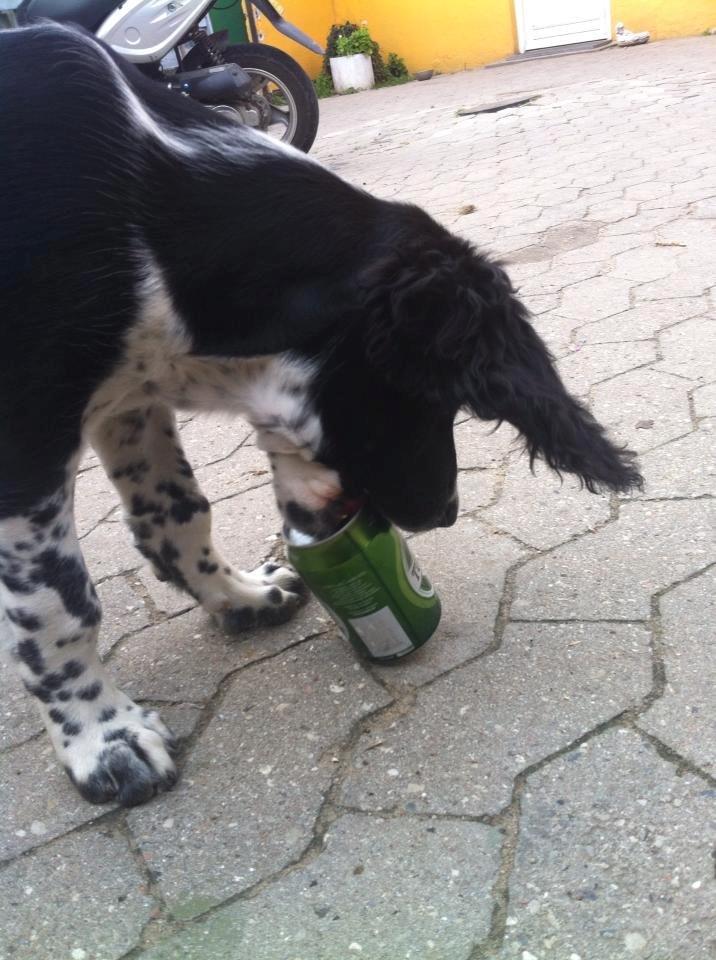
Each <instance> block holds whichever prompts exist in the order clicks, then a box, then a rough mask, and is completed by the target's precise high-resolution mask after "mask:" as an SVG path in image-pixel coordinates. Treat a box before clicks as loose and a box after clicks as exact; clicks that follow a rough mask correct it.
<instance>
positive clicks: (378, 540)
mask: <svg viewBox="0 0 716 960" xmlns="http://www.w3.org/2000/svg"><path fill="white" fill-rule="evenodd" d="M288 557H289V560H290V561H291V562H292V563H293V564H294V566H295V567H296V569H297V570H298V572H299V573H300V574H301V575H302V576H303V578H304V579H305V580H306V583H307V584H308V585H309V587H311V589H312V590H313V592H314V593H315V595H316V597H317V598H318V600H319V601H320V602H321V604H322V605H323V606H324V607H325V609H326V610H327V611H328V612H329V613H330V614H331V615H332V616H333V618H334V619H335V620H336V622H337V623H338V624H339V626H340V627H341V629H342V631H343V633H344V634H345V635H346V637H347V639H348V640H349V641H350V642H351V643H352V644H353V645H354V646H355V647H356V648H357V649H358V650H360V651H361V652H363V653H365V654H367V655H368V656H370V657H371V658H373V659H374V660H378V661H390V660H394V659H396V658H398V657H402V656H404V655H405V654H406V653H410V651H411V650H415V649H416V648H417V647H419V646H421V645H422V644H423V643H425V642H426V640H427V639H428V638H429V637H430V636H431V635H432V634H433V632H434V630H435V628H436V627H437V625H438V622H439V620H440V600H439V598H438V597H437V595H436V593H435V590H434V588H433V586H432V584H431V583H430V580H429V579H428V578H427V577H426V576H425V575H424V574H423V572H422V570H421V569H420V566H419V565H418V563H417V561H416V560H415V558H414V557H413V555H412V552H411V550H410V548H409V547H408V544H407V543H406V542H405V540H404V539H403V538H402V537H401V535H400V534H399V532H398V531H397V530H396V529H395V528H394V527H392V526H391V525H390V524H389V523H388V522H387V521H385V520H384V519H383V518H381V517H379V516H378V515H376V514H375V513H372V512H371V511H369V510H367V509H365V510H362V511H361V512H360V513H359V514H358V515H356V516H355V517H354V518H353V519H352V520H351V521H350V522H349V523H348V524H347V525H346V526H345V527H344V528H343V529H342V530H340V531H338V532H337V533H336V534H334V535H333V536H332V537H330V538H328V539H327V540H324V541H320V542H318V543H314V544H304V543H301V542H300V541H299V542H296V541H295V540H293V541H292V540H291V539H290V531H289V550H288Z"/></svg>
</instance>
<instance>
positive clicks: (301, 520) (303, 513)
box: [286, 500, 315, 530]
mask: <svg viewBox="0 0 716 960" xmlns="http://www.w3.org/2000/svg"><path fill="white" fill-rule="evenodd" d="M286 518H287V520H288V521H289V523H290V524H291V526H293V527H297V528H298V529H299V530H302V529H307V530H310V529H311V528H312V527H313V524H314V522H315V516H314V514H313V513H311V511H310V510H307V509H306V508H305V507H302V506H301V505H300V504H299V503H296V501H295V500H289V501H288V503H287V504H286Z"/></svg>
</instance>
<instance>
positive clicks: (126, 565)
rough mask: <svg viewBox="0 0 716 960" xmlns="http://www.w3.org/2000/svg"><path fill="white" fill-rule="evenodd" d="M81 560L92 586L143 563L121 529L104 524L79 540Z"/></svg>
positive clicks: (123, 526)
mask: <svg viewBox="0 0 716 960" xmlns="http://www.w3.org/2000/svg"><path fill="white" fill-rule="evenodd" d="M82 556H83V557H84V559H85V563H86V564H87V569H88V570H89V573H90V576H91V577H92V580H93V581H95V582H96V581H97V580H100V579H102V580H104V579H107V577H116V576H117V574H119V573H124V572H126V571H128V570H136V569H137V568H138V567H141V566H142V565H143V564H144V563H145V562H146V561H145V560H144V557H142V555H141V554H140V553H139V552H138V551H137V549H136V548H135V547H134V545H133V543H132V537H131V535H130V533H129V531H128V530H127V529H126V527H125V525H124V524H123V523H109V522H107V521H106V520H105V521H104V522H102V523H100V524H99V526H97V527H96V528H95V529H94V530H92V532H91V533H89V534H87V536H86V537H85V538H84V539H83V540H82Z"/></svg>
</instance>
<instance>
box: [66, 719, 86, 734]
mask: <svg viewBox="0 0 716 960" xmlns="http://www.w3.org/2000/svg"><path fill="white" fill-rule="evenodd" d="M62 732H63V733H64V735H65V736H66V737H76V736H77V734H78V733H81V732H82V724H81V723H73V722H72V721H70V720H68V721H67V723H63V724H62Z"/></svg>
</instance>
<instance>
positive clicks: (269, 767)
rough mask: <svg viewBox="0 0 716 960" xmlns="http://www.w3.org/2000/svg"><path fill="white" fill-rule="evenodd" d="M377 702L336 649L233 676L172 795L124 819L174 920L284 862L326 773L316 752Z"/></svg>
mask: <svg viewBox="0 0 716 960" xmlns="http://www.w3.org/2000/svg"><path fill="white" fill-rule="evenodd" d="M387 702H389V698H388V696H387V694H386V693H385V692H384V691H383V690H382V688H381V687H379V686H378V685H377V684H376V683H375V682H374V681H373V680H371V679H370V677H369V676H368V674H367V673H366V672H365V671H364V670H363V669H362V668H361V667H360V665H359V664H358V663H357V662H356V660H355V657H354V655H353V652H352V650H351V648H350V646H349V645H348V644H347V643H346V642H345V641H344V640H342V639H335V638H333V639H331V638H325V639H318V640H316V641H313V642H311V643H310V644H306V645H305V646H303V647H301V648H300V649H298V650H296V651H294V652H288V653H286V654H283V655H282V656H279V657H276V658H274V659H272V660H269V661H267V662H266V663H263V664H257V665H256V666H254V667H253V668H251V669H249V670H244V671H241V673H239V674H238V675H237V676H236V678H235V679H234V680H233V681H232V683H231V686H230V688H229V690H228V691H227V694H226V696H225V697H224V699H223V700H222V702H221V704H220V707H219V710H218V712H217V713H216V714H215V715H214V718H213V719H212V721H211V723H210V724H209V726H208V727H207V728H206V730H205V731H204V732H203V734H202V736H201V738H200V739H199V742H198V744H197V745H196V747H195V749H194V751H193V753H192V756H191V757H190V759H189V760H188V762H187V764H186V769H185V771H184V776H183V779H182V780H181V781H180V783H179V784H178V786H177V787H176V788H175V789H174V790H173V791H172V792H171V793H168V794H164V795H162V796H161V797H157V798H155V800H154V801H153V802H152V803H151V804H150V805H149V806H146V807H143V808H137V809H136V810H133V811H132V812H131V813H130V815H129V820H130V824H131V827H132V830H133V832H134V833H135V836H136V837H137V840H138V842H139V843H140V846H141V847H142V850H143V851H144V853H145V856H146V857H147V858H148V862H149V863H150V864H151V867H152V869H153V870H155V871H157V872H158V874H159V876H160V880H159V884H160V887H161V890H162V895H163V896H164V897H165V899H166V900H167V903H168V905H169V907H170V909H171V910H172V912H173V913H174V914H175V915H176V916H178V917H181V918H187V917H191V916H194V915H196V914H198V913H201V912H203V911H204V910H206V909H207V908H208V907H210V906H213V905H214V904H217V903H220V902H221V901H222V900H225V899H226V898H227V897H229V896H232V895H234V894H236V893H238V892H239V891H241V890H244V889H246V888H247V887H250V886H252V885H253V884H255V883H257V882H258V881H259V880H260V879H262V878H263V877H266V876H268V875H270V874H272V873H274V872H276V871H277V870H279V869H281V867H283V866H285V865H286V864H287V863H289V862H291V861H292V860H294V859H295V858H296V857H297V856H298V855H299V854H300V853H301V851H302V850H303V849H304V848H305V847H306V845H307V844H308V843H309V841H310V839H311V831H312V827H313V823H314V821H315V818H316V815H317V813H318V811H319V808H320V806H321V801H322V798H323V796H324V794H325V791H326V790H327V788H328V786H329V784H330V782H331V778H332V776H333V771H334V770H335V764H334V762H333V761H332V759H331V758H332V756H333V755H332V754H330V752H329V753H327V752H326V751H328V748H329V747H331V746H334V745H337V744H339V743H340V741H341V740H343V739H345V737H346V736H348V734H349V732H350V730H351V728H352V726H353V725H354V723H355V722H356V721H357V720H359V719H360V717H362V716H365V715H366V714H368V713H370V712H371V711H373V710H375V709H376V708H378V707H379V706H382V705H384V704H386V703H387Z"/></svg>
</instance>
